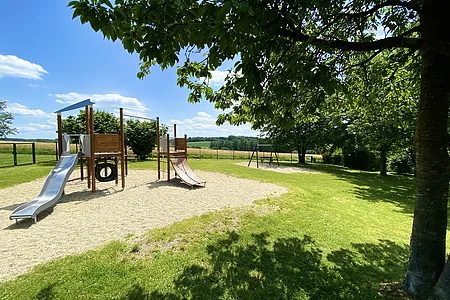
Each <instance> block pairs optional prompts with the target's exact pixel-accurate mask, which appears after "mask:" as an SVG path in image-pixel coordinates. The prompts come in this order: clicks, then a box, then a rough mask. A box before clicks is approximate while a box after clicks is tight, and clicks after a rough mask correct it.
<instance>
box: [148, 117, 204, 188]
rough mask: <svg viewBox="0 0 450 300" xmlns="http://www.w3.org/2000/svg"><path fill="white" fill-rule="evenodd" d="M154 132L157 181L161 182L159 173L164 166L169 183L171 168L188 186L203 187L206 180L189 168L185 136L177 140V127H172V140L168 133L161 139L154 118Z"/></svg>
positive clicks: (157, 124) (157, 120)
mask: <svg viewBox="0 0 450 300" xmlns="http://www.w3.org/2000/svg"><path fill="white" fill-rule="evenodd" d="M156 122H157V123H156V132H157V146H156V153H157V160H158V180H161V172H162V169H163V168H164V166H165V167H166V173H167V181H170V178H171V177H170V169H171V168H170V167H171V166H172V168H173V170H174V172H175V176H177V177H178V178H180V180H181V181H182V182H183V183H185V184H187V185H189V186H190V187H191V188H193V187H194V186H205V185H206V180H203V179H201V178H200V177H198V176H197V175H196V174H195V173H194V171H192V169H191V168H190V167H189V165H188V162H187V135H186V134H185V135H184V136H183V137H182V138H177V125H176V124H174V125H173V136H174V137H173V139H172V140H171V139H170V135H169V133H167V134H166V136H165V137H161V131H160V126H159V118H156Z"/></svg>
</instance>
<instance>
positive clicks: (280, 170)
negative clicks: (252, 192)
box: [236, 162, 322, 174]
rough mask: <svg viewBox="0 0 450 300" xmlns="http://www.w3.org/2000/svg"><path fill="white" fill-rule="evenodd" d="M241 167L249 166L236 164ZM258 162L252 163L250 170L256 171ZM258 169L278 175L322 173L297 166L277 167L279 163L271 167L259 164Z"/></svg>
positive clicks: (246, 163)
mask: <svg viewBox="0 0 450 300" xmlns="http://www.w3.org/2000/svg"><path fill="white" fill-rule="evenodd" d="M236 164H237V165H239V166H244V167H247V166H248V162H239V163H236ZM256 166H257V165H256V162H251V163H250V166H249V167H250V168H253V169H256ZM258 168H259V169H261V170H268V171H274V172H278V173H286V174H289V173H299V172H307V173H322V172H320V171H317V170H313V169H308V168H302V167H297V166H292V167H288V166H283V165H279V166H278V165H277V163H276V162H275V163H271V164H270V165H269V164H268V163H259V164H258Z"/></svg>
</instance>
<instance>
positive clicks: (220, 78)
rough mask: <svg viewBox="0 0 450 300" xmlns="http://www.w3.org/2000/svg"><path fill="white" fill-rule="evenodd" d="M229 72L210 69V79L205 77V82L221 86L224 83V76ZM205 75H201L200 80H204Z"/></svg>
mask: <svg viewBox="0 0 450 300" xmlns="http://www.w3.org/2000/svg"><path fill="white" fill-rule="evenodd" d="M228 74H229V72H228V71H219V70H214V71H211V75H212V77H211V79H207V82H208V83H209V84H210V85H212V86H214V87H221V86H222V85H224V84H225V78H226V77H227V75H228ZM205 79H206V78H205V77H201V78H200V80H202V81H203V80H205Z"/></svg>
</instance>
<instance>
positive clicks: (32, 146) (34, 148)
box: [31, 142, 36, 164]
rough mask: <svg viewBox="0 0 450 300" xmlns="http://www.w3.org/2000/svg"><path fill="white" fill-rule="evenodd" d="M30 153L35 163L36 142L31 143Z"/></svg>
mask: <svg viewBox="0 0 450 300" xmlns="http://www.w3.org/2000/svg"><path fill="white" fill-rule="evenodd" d="M31 153H32V155H33V164H36V143H35V142H33V143H32V144H31Z"/></svg>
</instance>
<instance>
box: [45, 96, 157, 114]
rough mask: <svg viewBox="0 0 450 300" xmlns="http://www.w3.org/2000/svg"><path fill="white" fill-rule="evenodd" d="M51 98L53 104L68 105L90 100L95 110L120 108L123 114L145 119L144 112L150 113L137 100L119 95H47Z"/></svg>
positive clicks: (115, 109)
mask: <svg viewBox="0 0 450 300" xmlns="http://www.w3.org/2000/svg"><path fill="white" fill-rule="evenodd" d="M49 96H51V97H55V98H56V99H55V102H57V103H60V104H64V105H70V104H73V103H76V102H79V101H82V100H85V99H91V100H92V101H93V102H95V106H94V107H95V108H96V109H104V110H111V111H117V110H118V109H119V108H120V107H122V108H123V109H124V111H125V114H129V115H134V116H139V117H147V115H146V112H148V111H150V109H149V108H147V106H146V105H145V104H144V103H142V102H140V101H139V100H138V99H137V98H133V97H126V96H122V95H120V94H119V93H110V94H79V93H76V92H71V93H67V94H54V95H52V94H49Z"/></svg>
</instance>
